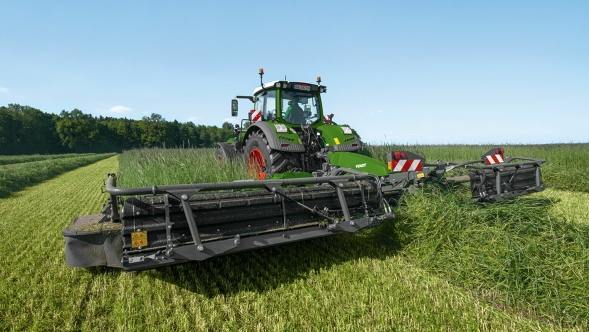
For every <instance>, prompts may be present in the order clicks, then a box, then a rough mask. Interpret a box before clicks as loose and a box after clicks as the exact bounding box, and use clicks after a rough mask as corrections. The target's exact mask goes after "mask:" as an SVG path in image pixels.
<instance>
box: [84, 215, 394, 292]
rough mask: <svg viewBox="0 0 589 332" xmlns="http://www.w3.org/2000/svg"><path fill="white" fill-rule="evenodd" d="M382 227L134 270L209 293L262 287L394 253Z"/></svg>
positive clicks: (107, 271) (101, 269)
mask: <svg viewBox="0 0 589 332" xmlns="http://www.w3.org/2000/svg"><path fill="white" fill-rule="evenodd" d="M389 223H390V222H389ZM381 227H387V228H390V229H392V228H391V227H389V225H387V224H385V225H381V226H379V227H376V228H373V229H368V230H364V231H362V232H359V233H356V234H340V235H336V236H331V237H326V238H320V239H312V240H307V241H301V242H296V243H292V244H289V245H282V246H275V247H269V248H263V249H257V250H252V251H247V252H241V253H236V254H231V255H227V256H218V257H213V258H210V259H207V260H205V261H201V262H194V263H185V264H179V265H173V266H168V267H163V268H160V269H154V270H147V271H142V272H138V274H139V275H140V276H141V277H144V276H147V277H148V278H156V279H159V280H162V281H164V282H166V283H170V284H174V285H176V286H178V287H181V288H183V289H185V290H188V291H190V292H193V293H198V294H201V295H204V296H207V297H209V298H213V297H216V296H218V295H224V296H231V295H234V294H237V293H239V292H255V293H264V292H267V291H271V290H273V289H276V288H278V287H280V286H281V285H285V284H291V283H293V282H296V281H297V280H302V279H306V278H308V277H309V276H310V275H313V274H316V273H319V272H320V271H322V270H327V269H330V268H332V267H334V266H339V265H342V264H346V263H348V262H352V261H354V260H358V259H363V258H369V259H379V260H384V259H386V258H387V257H390V256H393V255H396V254H397V250H396V249H395V244H394V243H392V242H391V238H392V237H386V236H383V234H382V229H379V228H381ZM393 242H394V241H393ZM397 247H398V246H397ZM87 271H88V272H89V273H92V274H94V275H98V274H112V275H116V274H118V273H124V272H121V270H118V269H112V268H105V267H98V268H89V269H87ZM348 277H349V275H348Z"/></svg>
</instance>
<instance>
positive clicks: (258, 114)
mask: <svg viewBox="0 0 589 332" xmlns="http://www.w3.org/2000/svg"><path fill="white" fill-rule="evenodd" d="M250 113H251V114H252V121H253V122H258V121H260V120H262V111H259V110H251V111H250Z"/></svg>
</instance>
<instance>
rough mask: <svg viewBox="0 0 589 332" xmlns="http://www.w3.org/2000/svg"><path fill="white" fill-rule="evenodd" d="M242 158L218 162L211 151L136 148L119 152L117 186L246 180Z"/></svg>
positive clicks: (249, 177) (246, 175) (248, 177)
mask: <svg viewBox="0 0 589 332" xmlns="http://www.w3.org/2000/svg"><path fill="white" fill-rule="evenodd" d="M251 178H252V177H251V176H250V175H249V174H248V173H247V172H246V167H245V162H244V161H243V159H242V158H236V159H235V160H232V161H219V160H217V159H215V157H214V149H191V148H190V149H184V148H178V149H161V148H153V149H136V150H129V151H125V152H123V153H122V155H121V158H120V171H119V173H118V184H117V185H118V186H120V187H146V186H152V185H168V184H190V183H210V182H213V183H214V182H228V181H234V180H248V179H251Z"/></svg>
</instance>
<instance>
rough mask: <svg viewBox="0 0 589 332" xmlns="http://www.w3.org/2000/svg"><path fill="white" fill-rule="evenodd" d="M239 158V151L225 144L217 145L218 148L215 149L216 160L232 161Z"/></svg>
mask: <svg viewBox="0 0 589 332" xmlns="http://www.w3.org/2000/svg"><path fill="white" fill-rule="evenodd" d="M236 157H237V151H235V148H234V147H233V146H232V145H231V144H229V143H225V142H220V143H217V148H216V149H215V159H217V160H220V161H231V160H233V159H234V158H236Z"/></svg>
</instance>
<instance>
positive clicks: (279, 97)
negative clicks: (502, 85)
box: [63, 70, 546, 271]
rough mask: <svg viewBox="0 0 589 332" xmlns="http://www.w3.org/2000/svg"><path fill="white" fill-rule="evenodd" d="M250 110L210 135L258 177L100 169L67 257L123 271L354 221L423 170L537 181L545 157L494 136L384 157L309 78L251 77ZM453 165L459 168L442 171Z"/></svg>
mask: <svg viewBox="0 0 589 332" xmlns="http://www.w3.org/2000/svg"><path fill="white" fill-rule="evenodd" d="M262 78H263V70H260V81H261V86H260V87H258V88H256V89H255V90H254V93H253V95H252V96H237V98H236V99H234V100H232V105H231V112H232V115H233V116H237V115H238V112H239V111H238V101H237V99H249V100H250V101H251V102H252V103H253V104H254V107H253V110H251V111H250V112H249V113H248V117H247V118H246V119H243V120H242V123H241V125H237V126H236V128H235V133H236V135H235V137H234V138H233V139H231V140H229V141H228V142H222V143H218V144H217V149H216V151H215V155H216V156H217V158H219V159H222V160H231V159H234V158H240V156H243V158H244V159H245V161H246V165H247V167H248V169H249V171H250V172H251V174H252V176H253V177H254V178H255V179H257V180H250V181H233V182H222V183H194V184H182V185H166V184H154V185H153V186H150V187H143V188H120V187H117V186H116V175H114V174H108V176H107V180H106V192H107V193H108V194H109V195H110V201H109V202H108V203H107V204H105V206H104V208H103V209H102V211H101V212H100V213H98V214H93V215H88V216H80V217H77V218H75V219H74V220H73V221H72V225H71V226H70V227H69V228H67V229H65V230H64V231H63V236H64V237H65V256H66V262H67V264H68V265H69V266H71V267H90V266H110V267H116V268H121V269H123V270H125V271H139V270H146V269H153V268H158V267H162V266H167V265H173V264H179V263H185V262H190V261H201V260H205V259H208V258H211V257H215V256H219V255H228V254H232V253H237V252H242V251H247V250H253V249H258V248H264V247H268V246H275V245H284V244H289V243H293V242H297V241H302V240H306V239H312V238H318V237H324V236H329V235H334V234H339V233H343V232H356V231H359V230H362V229H365V228H368V227H374V226H378V225H380V224H382V223H383V222H386V221H388V220H390V219H393V218H394V213H393V208H394V203H395V201H396V200H397V199H398V198H399V196H400V195H401V194H402V193H403V192H405V191H406V190H409V189H411V188H412V187H414V186H421V185H423V184H424V183H425V182H426V181H430V180H436V181H448V182H450V181H453V182H470V189H471V197H472V199H473V200H476V201H478V202H495V201H501V200H505V199H510V198H514V197H517V196H521V195H526V194H530V193H534V192H538V191H542V190H544V188H545V187H546V186H545V184H544V183H542V178H541V171H540V168H541V165H542V163H543V162H544V160H541V159H533V158H523V157H506V156H505V155H504V150H503V149H502V148H495V149H491V150H489V151H488V152H486V153H484V154H483V156H482V157H481V159H479V160H472V161H466V162H461V163H458V162H442V161H436V162H435V163H428V162H427V161H426V159H425V158H424V157H422V156H419V155H417V154H414V153H411V152H409V151H390V152H389V153H388V158H387V160H386V161H380V160H377V159H374V158H371V157H368V156H365V155H363V154H360V153H358V152H359V150H360V149H361V148H362V143H361V142H360V140H359V139H358V137H357V136H356V135H355V134H354V131H353V130H352V129H351V128H350V127H349V126H346V125H337V124H336V123H335V122H333V115H329V116H325V112H324V110H323V106H322V104H321V93H325V92H326V91H327V88H326V87H325V86H323V85H321V79H320V78H317V84H309V83H301V82H287V81H274V82H270V83H266V84H264V83H263V82H262ZM456 168H462V169H466V170H468V175H467V176H462V177H454V178H453V177H446V176H445V175H446V173H447V172H449V171H451V170H453V169H456Z"/></svg>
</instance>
